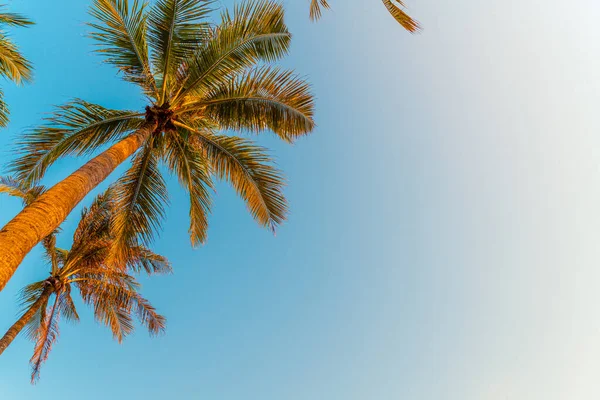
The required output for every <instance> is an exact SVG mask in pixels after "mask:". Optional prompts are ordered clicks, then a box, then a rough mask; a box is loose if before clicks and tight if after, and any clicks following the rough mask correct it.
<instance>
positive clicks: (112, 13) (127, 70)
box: [89, 0, 158, 98]
mask: <svg viewBox="0 0 600 400" xmlns="http://www.w3.org/2000/svg"><path fill="white" fill-rule="evenodd" d="M145 6H146V5H145V3H142V2H141V1H139V0H133V1H132V5H131V7H130V6H129V2H128V1H127V0H94V3H93V5H92V7H91V9H90V14H91V15H92V16H93V17H95V18H96V19H97V20H98V21H99V23H90V24H89V25H90V26H91V27H92V28H94V31H93V32H92V33H91V34H90V36H91V37H92V38H94V39H95V40H96V41H97V42H98V43H97V45H98V46H99V49H98V50H97V51H98V52H99V53H101V54H103V55H105V56H106V62H108V63H110V64H113V65H115V66H116V67H117V68H119V69H120V70H121V71H122V72H123V75H124V78H125V80H127V81H129V82H133V83H136V84H138V85H140V87H141V88H142V90H144V92H145V93H146V94H147V95H148V96H150V97H153V98H157V97H158V91H157V89H156V83H155V81H154V78H153V76H152V71H151V68H150V61H149V58H148V44H147V42H146V20H147V13H146V12H145Z"/></svg>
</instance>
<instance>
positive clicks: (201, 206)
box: [164, 129, 214, 245]
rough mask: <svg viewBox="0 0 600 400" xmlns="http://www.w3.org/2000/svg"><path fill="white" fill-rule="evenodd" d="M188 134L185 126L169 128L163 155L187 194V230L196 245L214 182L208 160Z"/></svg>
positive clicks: (204, 226) (204, 228)
mask: <svg viewBox="0 0 600 400" xmlns="http://www.w3.org/2000/svg"><path fill="white" fill-rule="evenodd" d="M188 135H189V134H188V133H187V131H186V130H184V129H179V130H178V131H177V133H174V132H169V136H168V138H169V140H168V143H167V145H166V151H165V155H164V159H165V161H166V164H167V166H168V168H169V170H170V171H171V172H172V173H173V174H174V175H175V176H177V178H178V179H179V183H180V184H181V185H182V186H183V187H184V188H185V189H186V191H187V192H188V195H189V197H190V228H189V234H190V241H191V243H192V245H196V244H198V243H204V242H205V240H206V233H207V230H208V215H209V214H210V208H211V191H212V190H214V186H213V182H212V178H211V176H210V167H209V165H208V162H207V160H206V159H205V158H204V157H203V154H202V152H201V151H200V150H198V149H197V148H196V147H194V146H193V145H191V144H190V142H189V138H188Z"/></svg>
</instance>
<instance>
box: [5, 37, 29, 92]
mask: <svg viewBox="0 0 600 400" xmlns="http://www.w3.org/2000/svg"><path fill="white" fill-rule="evenodd" d="M32 72H33V69H32V66H31V63H30V62H29V61H28V60H27V59H26V58H25V57H24V56H23V55H22V54H21V52H20V51H19V49H18V48H17V45H16V44H14V43H13V41H12V40H10V39H9V38H8V37H7V36H6V35H4V34H3V33H0V76H3V77H5V78H8V79H10V80H11V81H13V82H15V83H16V84H20V83H22V82H28V81H30V80H31V78H32Z"/></svg>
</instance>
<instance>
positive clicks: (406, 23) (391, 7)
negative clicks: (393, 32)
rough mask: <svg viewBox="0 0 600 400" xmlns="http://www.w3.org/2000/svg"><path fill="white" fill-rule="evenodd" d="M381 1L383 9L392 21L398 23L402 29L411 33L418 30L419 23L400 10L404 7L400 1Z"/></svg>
mask: <svg viewBox="0 0 600 400" xmlns="http://www.w3.org/2000/svg"><path fill="white" fill-rule="evenodd" d="M382 1H383V4H384V5H385V8H387V10H388V11H389V13H390V14H392V17H394V19H395V20H396V21H398V23H399V24H400V25H402V27H403V28H404V29H406V30H407V31H409V32H413V33H414V32H416V31H418V30H419V23H418V22H417V21H415V20H414V19H412V18H411V17H410V16H409V15H408V14H407V13H406V12H404V11H403V10H402V8H404V7H406V6H405V5H404V3H403V2H402V0H382Z"/></svg>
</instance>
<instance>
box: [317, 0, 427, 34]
mask: <svg viewBox="0 0 600 400" xmlns="http://www.w3.org/2000/svg"><path fill="white" fill-rule="evenodd" d="M327 1H328V0H310V19H311V20H313V21H316V20H318V19H319V18H321V14H322V10H321V9H322V8H326V9H329V3H328V2H327ZM382 1H383V5H384V6H385V8H387V10H388V12H389V13H390V14H392V17H394V19H395V20H396V21H398V23H399V24H400V25H402V27H403V28H404V29H406V30H407V31H409V32H413V33H414V32H416V31H418V30H419V23H418V22H417V21H415V20H414V19H412V18H411V17H410V16H409V15H408V14H407V13H406V12H404V10H402V9H403V8H405V7H406V6H405V5H404V2H403V1H402V0H382Z"/></svg>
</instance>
